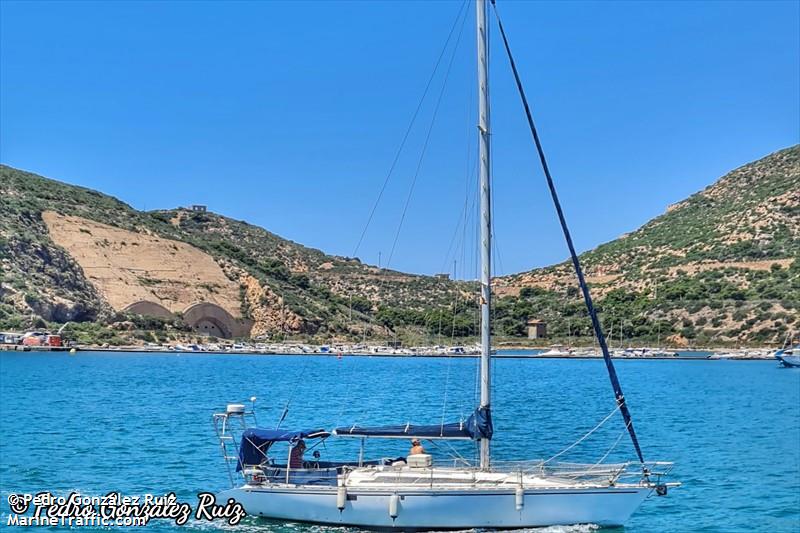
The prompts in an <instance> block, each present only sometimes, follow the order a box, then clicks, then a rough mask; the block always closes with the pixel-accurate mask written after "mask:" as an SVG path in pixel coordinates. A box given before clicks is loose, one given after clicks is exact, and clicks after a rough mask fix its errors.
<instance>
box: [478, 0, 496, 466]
mask: <svg viewBox="0 0 800 533" xmlns="http://www.w3.org/2000/svg"><path fill="white" fill-rule="evenodd" d="M475 10H476V15H477V24H476V28H477V41H478V136H479V141H478V144H479V158H480V187H481V217H480V221H481V222H480V224H481V301H480V304H481V403H480V407H481V410H486V411H489V412H491V411H490V409H491V396H492V387H491V383H492V382H491V376H490V371H491V368H490V365H489V362H490V358H491V333H490V329H489V319H490V309H491V304H492V286H491V285H492V273H491V259H492V256H491V253H492V214H491V207H492V206H491V196H490V191H489V184H490V176H489V170H490V168H491V167H490V164H489V40H488V35H487V34H486V31H487V28H486V12H487V5H486V1H485V0H476V2H475ZM489 442H490V441H489V439H481V440H480V457H481V468H488V467H489Z"/></svg>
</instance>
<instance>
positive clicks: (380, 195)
mask: <svg viewBox="0 0 800 533" xmlns="http://www.w3.org/2000/svg"><path fill="white" fill-rule="evenodd" d="M467 3H468V0H464V2H463V3H462V4H461V7H460V8H459V9H458V14H457V15H456V18H455V20H453V25H452V26H451V27H450V32H449V33H448V34H447V39H445V42H444V45H443V46H442V51H441V52H439V57H438V58H437V59H436V64H435V65H434V67H433V72H431V75H430V77H429V78H428V82H427V83H426V84H425V89H424V90H423V91H422V96H421V97H420V99H419V102H418V103H417V108H416V109H415V110H414V114H413V115H412V116H411V121H410V122H409V124H408V128H406V132H405V134H403V139H402V141H400V146H399V147H398V148H397V153H395V156H394V159H393V160H392V164H391V165H390V166H389V172H388V173H387V174H386V178H384V180H383V185H382V186H381V189H380V192H378V197H377V198H376V199H375V203H374V204H373V205H372V209H371V210H370V213H369V217H368V218H367V222H366V224H364V229H363V230H362V231H361V236H360V237H359V238H358V243H356V247H355V248H354V249H353V257H356V256H357V255H358V250H359V248H361V244H362V243H363V241H364V237H365V236H366V234H367V230H368V229H369V225H370V224H371V223H372V219H373V218H374V216H375V211H376V210H377V209H378V204H380V202H381V198H383V193H384V192H385V191H386V186H387V185H388V184H389V180H390V179H391V177H392V174H393V173H394V169H395V167H396V166H397V162H398V161H399V160H400V154H401V153H402V152H403V148H404V147H405V145H406V141H407V140H408V137H409V135H410V134H411V130H412V129H413V127H414V123H415V122H416V120H417V116H418V115H419V111H420V109H422V104H423V103H424V102H425V97H426V96H427V95H428V90H430V88H431V84H432V83H433V79H434V78H435V77H436V72H438V70H439V65H440V64H441V62H442V58H444V53H445V52H446V51H447V47H448V45H449V44H450V39H451V38H452V37H453V32H454V31H455V29H456V26H457V25H458V19H460V18H461V13H462V11H464V7H465V6H466V5H467Z"/></svg>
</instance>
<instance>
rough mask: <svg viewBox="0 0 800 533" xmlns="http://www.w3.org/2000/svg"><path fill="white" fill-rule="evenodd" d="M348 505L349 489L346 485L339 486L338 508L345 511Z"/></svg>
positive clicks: (337, 495)
mask: <svg viewBox="0 0 800 533" xmlns="http://www.w3.org/2000/svg"><path fill="white" fill-rule="evenodd" d="M346 503H347V487H345V486H344V485H339V488H337V489H336V508H337V509H339V510H340V511H344V507H345V505H346Z"/></svg>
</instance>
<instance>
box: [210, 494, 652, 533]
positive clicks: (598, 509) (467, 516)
mask: <svg viewBox="0 0 800 533" xmlns="http://www.w3.org/2000/svg"><path fill="white" fill-rule="evenodd" d="M650 491H651V489H650V488H646V487H639V486H632V487H607V488H593V489H531V490H525V491H524V495H518V494H517V493H516V492H515V490H513V489H511V490H509V489H502V490H500V489H497V490H486V489H481V490H477V489H473V490H463V489H461V490H459V489H453V490H420V489H415V490H397V491H388V490H374V489H373V490H354V489H349V490H348V492H347V498H346V501H345V502H344V509H342V510H339V509H338V508H337V488H336V487H301V486H294V487H288V486H287V487H280V486H269V487H267V486H258V487H256V486H247V485H245V486H243V487H240V488H235V489H231V490H228V491H225V492H223V493H221V494H219V495H218V496H217V501H220V502H224V501H227V499H228V498H233V499H234V500H236V501H237V502H239V503H241V504H242V505H243V506H244V508H245V510H246V511H247V513H248V514H249V515H253V516H262V517H267V518H272V519H279V520H285V521H292V522H308V523H316V524H327V525H336V526H355V527H361V528H365V529H380V530H383V529H394V530H418V531H419V530H436V529H471V528H494V529H497V528H503V529H515V528H524V527H537V526H551V525H569V524H597V525H601V526H619V525H622V524H624V523H625V522H626V521H627V519H628V518H629V517H630V516H631V514H632V513H633V512H634V511H635V510H636V509H637V508H638V507H639V505H640V504H641V503H642V501H644V499H645V498H646V497H647V496H648V494H649V493H650ZM520 496H521V498H520ZM520 499H521V503H522V505H519V503H520ZM393 514H394V515H395V516H394V517H393V516H392V515H393Z"/></svg>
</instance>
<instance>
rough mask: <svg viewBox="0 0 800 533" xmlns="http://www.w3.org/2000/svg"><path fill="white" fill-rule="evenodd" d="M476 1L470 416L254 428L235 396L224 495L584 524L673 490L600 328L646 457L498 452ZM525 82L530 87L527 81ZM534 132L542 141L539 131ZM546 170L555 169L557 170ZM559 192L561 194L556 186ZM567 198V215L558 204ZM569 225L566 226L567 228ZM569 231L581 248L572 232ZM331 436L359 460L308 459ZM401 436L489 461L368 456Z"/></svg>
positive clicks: (381, 511)
mask: <svg viewBox="0 0 800 533" xmlns="http://www.w3.org/2000/svg"><path fill="white" fill-rule="evenodd" d="M475 6H476V18H477V52H478V53H477V65H478V94H479V115H478V117H479V124H478V130H479V148H480V150H479V168H480V191H481V201H480V210H481V218H480V228H481V236H480V238H481V300H480V309H481V358H480V403H479V405H478V406H477V408H476V409H475V412H474V413H473V415H472V416H471V417H470V418H469V419H468V420H466V421H465V422H460V423H450V424H437V425H429V426H424V425H423V426H415V425H398V426H388V427H359V426H350V427H341V428H336V429H334V430H333V431H330V432H329V431H327V430H324V429H311V430H284V429H280V428H276V429H263V428H257V427H250V423H249V420H250V419H251V418H254V417H255V413H254V410H252V409H251V410H249V411H248V410H247V409H246V407H245V406H244V405H242V404H231V405H228V408H227V409H226V411H225V412H224V413H219V414H216V415H214V422H215V427H216V431H217V435H218V437H219V439H220V444H221V449H222V453H223V456H224V457H225V459H226V461H227V463H228V466H229V475H230V478H231V483H232V485H234V486H233V488H231V489H230V490H226V491H224V492H222V493H220V494H218V495H217V499H218V501H223V502H224V501H226V500H228V499H233V500H235V501H237V502H239V503H241V504H242V505H243V506H244V508H245V510H246V511H247V513H248V514H250V515H256V516H263V517H269V518H272V519H279V520H286V521H297V522H309V523H315V524H328V525H335V526H354V527H361V528H366V529H395V530H444V529H470V528H486V529H495V528H523V527H535V526H548V525H562V524H564V525H566V524H580V523H592V524H598V525H604V526H616V525H621V524H623V523H625V522H626V521H627V519H628V518H629V517H630V516H631V514H632V513H633V512H634V511H635V510H636V509H637V508H638V507H639V505H640V504H641V503H642V502H643V501H644V500H645V498H647V497H648V496H649V495H650V494H651V493H653V492H656V493H658V494H659V495H663V494H666V491H667V487H669V486H674V485H676V484H670V483H664V482H663V481H662V476H663V475H666V473H667V472H668V471H669V470H670V468H671V463H662V462H651V463H645V462H644V460H643V459H642V458H641V452H640V450H639V446H638V441H637V440H636V436H635V433H634V432H633V426H632V422H631V421H630V414H629V413H628V410H627V406H626V404H625V399H624V396H623V395H622V391H621V389H620V388H619V383H618V381H617V379H616V374H615V372H614V369H613V364H612V363H611V360H610V358H609V356H608V349H607V347H606V346H605V341H604V339H603V338H602V334H601V335H599V336H598V337H599V339H600V344H601V347H602V349H603V352H604V355H605V359H606V364H607V365H608V369H609V374H610V375H611V380H612V384H613V386H614V392H615V397H616V400H617V407H616V409H615V410H614V411H612V413H611V414H610V415H609V416H608V417H606V419H605V420H604V421H603V422H605V421H607V420H609V419H610V418H611V416H612V415H614V414H615V413H616V412H617V411H619V412H621V413H622V415H623V417H624V418H625V421H626V426H627V428H628V430H629V432H630V434H631V438H632V439H633V442H634V446H635V448H636V450H637V454H639V459H640V461H639V462H633V463H620V464H602V463H597V464H590V465H577V464H557V463H554V462H553V461H551V460H548V461H517V462H506V463H504V462H500V461H493V460H492V456H491V446H490V444H491V439H492V436H493V427H492V415H491V391H492V388H491V374H490V370H491V366H490V360H491V357H492V355H491V339H490V327H489V326H490V324H489V320H490V309H491V271H490V264H491V257H490V253H491V201H490V182H491V180H490V175H489V173H490V169H491V165H490V122H489V118H490V115H489V85H488V43H487V28H486V18H487V8H488V6H487V3H486V2H485V1H484V0H476V2H475ZM501 32H502V26H501ZM504 40H505V36H504ZM509 58H510V51H509ZM512 68H514V67H513V60H512ZM515 75H516V69H515ZM518 83H519V82H518ZM519 88H520V92H521V95H522V91H521V85H520V87H519ZM523 100H524V95H523ZM526 110H527V103H526ZM531 126H533V124H532V121H531ZM534 137H535V139H536V141H537V148H539V149H540V146H538V138H536V134H535V132H534ZM543 163H544V160H543ZM546 174H547V177H548V180H549V179H550V177H549V172H548V171H547V170H546ZM551 192H552V193H553V195H554V200H556V202H557V199H556V198H555V191H554V189H552V185H551ZM557 209H558V211H559V215H560V216H561V217H562V224H563V215H561V213H560V206H557ZM564 229H565V232H566V227H564ZM567 240H568V244H569V246H570V249H571V251H572V252H573V254H574V250H572V243H571V240H570V239H569V236H568V235H567ZM575 260H576V261H577V259H575ZM576 268H577V270H578V277H579V281H580V283H581V286H582V288H583V289H584V290H585V291H586V292H585V296H586V298H587V304H588V305H589V307H590V315H591V316H592V318H593V320H594V322H595V327H596V328H599V322H597V320H596V315H595V314H594V309H593V308H592V307H591V300H590V298H589V296H588V289H586V286H585V282H584V280H583V276H582V273H581V272H580V269H579V265H578V264H577V262H576ZM284 414H285V412H284ZM601 424H602V422H601ZM279 425H280V424H279ZM595 429H596V428H595ZM593 431H594V430H593ZM590 433H591V432H590ZM332 436H336V437H338V438H348V437H351V438H358V439H360V440H361V446H362V447H361V450H362V451H361V453H359V457H358V460H356V461H353V462H349V463H347V462H324V461H321V460H320V456H319V453H318V452H314V453H313V459H311V460H310V461H309V460H302V459H299V456H298V454H297V449H298V447H299V446H302V447H303V448H305V446H306V442H309V443H311V444H310V446H311V448H310V449H313V448H314V447H315V446H316V445H317V444H318V443H320V442H323V441H325V440H326V439H328V438H331V437H332ZM397 438H400V439H412V438H418V439H428V440H472V441H476V442H477V444H478V447H479V461H478V463H477V464H474V465H473V464H470V463H468V462H467V461H465V460H463V459H459V460H457V461H455V462H453V463H450V464H438V463H435V462H434V461H433V458H432V457H431V456H430V455H427V454H418V455H409V456H408V457H407V458H402V459H401V460H398V459H394V460H392V459H382V460H378V461H365V460H364V456H363V450H364V443H365V440H366V439H397ZM301 442H302V443H303V444H302V445H301V444H300V443H301ZM579 442H580V441H579ZM237 443H238V446H237ZM280 443H284V444H285V445H286V447H285V449H284V450H285V451H283V452H281V451H280V449H281V446H280ZM234 476H241V479H242V481H241V482H240V483H238V484H237V483H236V482H235V481H234V480H235V478H234ZM237 485H238V486H237Z"/></svg>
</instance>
